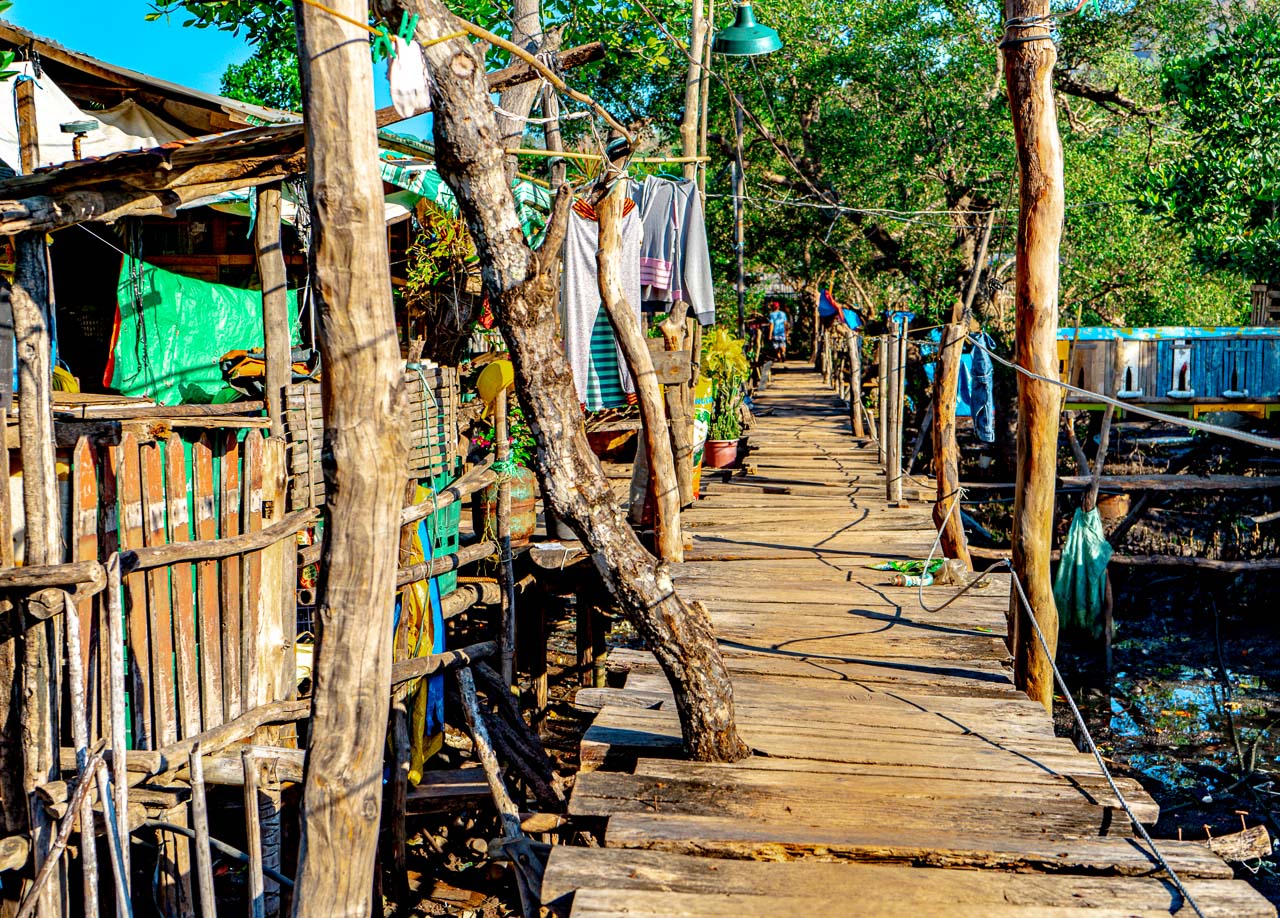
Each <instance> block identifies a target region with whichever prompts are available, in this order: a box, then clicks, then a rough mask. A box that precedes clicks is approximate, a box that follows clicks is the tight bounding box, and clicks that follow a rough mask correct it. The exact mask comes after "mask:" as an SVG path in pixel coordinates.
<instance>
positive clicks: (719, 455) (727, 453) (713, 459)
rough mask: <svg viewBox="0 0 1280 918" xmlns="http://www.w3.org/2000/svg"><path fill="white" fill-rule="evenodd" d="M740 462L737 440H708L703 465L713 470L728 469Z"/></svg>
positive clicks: (703, 453) (703, 455) (703, 454)
mask: <svg viewBox="0 0 1280 918" xmlns="http://www.w3.org/2000/svg"><path fill="white" fill-rule="evenodd" d="M737 461H738V441H737V440H708V441H707V445H706V446H705V447H704V448H703V451H702V464H703V465H704V466H706V467H707V468H711V469H727V468H729V467H730V466H732V465H733V464H734V463H735V462H737Z"/></svg>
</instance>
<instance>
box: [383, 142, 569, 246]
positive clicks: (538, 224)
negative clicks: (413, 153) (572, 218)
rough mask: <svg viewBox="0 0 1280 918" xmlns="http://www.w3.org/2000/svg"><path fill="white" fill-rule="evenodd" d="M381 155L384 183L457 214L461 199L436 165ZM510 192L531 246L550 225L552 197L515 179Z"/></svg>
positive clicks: (398, 155)
mask: <svg viewBox="0 0 1280 918" xmlns="http://www.w3.org/2000/svg"><path fill="white" fill-rule="evenodd" d="M378 155H379V158H380V159H381V161H382V162H381V165H382V180H383V181H384V182H387V183H389V184H391V185H395V186H396V187H397V188H403V189H404V190H405V191H409V192H412V193H413V194H416V195H417V196H418V197H420V198H426V199H427V200H428V201H431V202H432V203H433V204H435V205H436V206H437V207H439V208H441V209H442V210H445V211H447V212H449V213H451V214H455V215H456V214H457V213H458V199H457V198H456V197H454V194H453V190H452V189H451V188H450V187H449V186H448V185H446V184H445V181H444V179H443V178H441V177H440V173H439V172H438V171H437V170H436V167H435V164H434V163H427V162H423V161H422V160H420V159H411V158H410V157H408V156H405V155H403V154H401V153H395V152H392V151H391V150H379V151H378ZM511 191H512V193H513V194H514V195H515V199H516V213H517V215H518V216H519V217H520V226H521V228H522V229H523V230H524V236H525V238H526V239H528V240H530V241H531V242H532V241H534V240H536V239H537V237H538V236H540V235H541V233H542V228H543V226H544V225H545V224H546V222H547V216H546V215H547V212H548V211H550V209H551V193H550V192H548V191H547V190H546V189H545V188H542V187H539V186H538V185H535V184H534V183H533V182H529V181H525V180H524V179H516V180H515V181H514V182H513V183H512V185H511Z"/></svg>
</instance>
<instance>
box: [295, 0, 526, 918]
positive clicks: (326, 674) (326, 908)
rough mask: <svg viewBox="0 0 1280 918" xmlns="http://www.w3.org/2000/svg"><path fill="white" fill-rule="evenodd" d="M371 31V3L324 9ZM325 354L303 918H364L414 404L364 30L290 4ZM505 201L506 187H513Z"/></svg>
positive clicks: (299, 889)
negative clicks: (391, 264)
mask: <svg viewBox="0 0 1280 918" xmlns="http://www.w3.org/2000/svg"><path fill="white" fill-rule="evenodd" d="M329 4H330V5H331V6H333V7H334V8H335V9H337V10H338V11H339V12H340V13H342V14H343V15H344V16H345V17H347V18H348V19H351V20H355V21H358V22H363V21H364V20H365V17H366V16H367V15H368V12H369V7H368V4H367V3H365V2H364V0H329ZM295 19H296V21H297V23H298V52H299V53H298V63H299V70H300V75H301V78H302V97H303V112H304V115H305V122H306V138H307V185H308V192H309V197H310V202H311V219H312V227H313V232H314V235H315V246H314V252H313V264H314V277H313V282H312V289H313V303H314V308H315V309H316V312H317V316H318V318H319V320H320V322H319V332H320V334H319V338H320V342H319V343H320V350H321V354H322V356H323V360H324V368H325V371H324V378H323V380H322V382H321V386H322V390H321V392H322V395H323V399H324V416H325V448H326V451H327V452H328V453H329V454H330V455H331V456H332V462H331V463H330V464H329V466H328V467H327V468H326V470H325V477H326V485H327V493H328V495H329V497H328V507H327V510H328V514H327V520H326V523H327V525H326V527H325V541H324V555H323V562H322V564H323V569H324V571H325V577H324V580H322V581H321V584H320V596H319V603H318V606H319V608H318V610H317V611H318V615H317V618H318V621H319V623H320V627H319V633H318V635H317V637H318V643H317V647H316V658H315V670H314V675H315V678H314V684H315V695H314V697H313V700H312V718H311V740H310V746H309V750H308V754H307V765H306V780H305V782H304V789H303V800H302V816H301V826H302V827H301V834H300V845H299V852H298V875H297V884H296V886H295V888H294V915H295V916H300V918H301V916H326V918H327V916H334V918H339V916H365V915H367V914H369V911H370V894H371V890H372V889H373V872H374V870H373V865H374V857H375V854H376V851H377V843H378V824H379V820H380V816H381V810H382V762H383V755H382V750H383V744H384V740H385V732H384V728H385V725H386V723H387V713H388V709H389V707H390V693H389V692H388V691H387V686H388V685H389V684H390V680H391V629H390V628H389V627H387V624H386V623H387V622H388V621H389V618H390V614H391V609H392V605H393V603H394V602H395V591H396V569H397V562H398V559H397V557H396V555H397V553H398V552H397V540H396V538H395V533H396V532H398V530H399V528H400V507H401V494H402V489H403V487H404V469H405V440H404V432H403V431H404V426H405V425H404V422H403V418H404V417H405V414H406V408H407V405H406V394H405V391H404V386H403V376H404V367H403V364H402V361H401V358H400V348H399V345H398V344H397V342H396V333H395V314H394V311H393V309H392V303H391V279H390V275H389V271H388V258H387V234H386V228H385V226H384V223H383V198H382V180H381V176H380V174H379V167H378V149H377V135H376V131H375V119H374V107H373V76H372V73H371V71H370V69H369V43H368V41H367V40H366V39H367V37H368V36H367V33H365V32H364V30H363V29H360V28H358V27H356V26H354V25H351V24H350V23H348V22H344V21H343V20H342V19H339V18H338V17H336V16H333V15H331V14H330V13H328V12H324V11H321V10H318V9H316V8H315V7H312V6H310V5H307V4H302V3H298V4H295ZM508 193H509V192H508Z"/></svg>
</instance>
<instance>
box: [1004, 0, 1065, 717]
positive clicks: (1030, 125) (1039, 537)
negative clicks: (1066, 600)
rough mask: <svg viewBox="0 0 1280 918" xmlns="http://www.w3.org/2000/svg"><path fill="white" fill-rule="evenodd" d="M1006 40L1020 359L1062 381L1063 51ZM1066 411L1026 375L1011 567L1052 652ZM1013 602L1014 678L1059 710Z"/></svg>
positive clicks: (1024, 15) (1030, 36)
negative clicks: (1058, 89)
mask: <svg viewBox="0 0 1280 918" xmlns="http://www.w3.org/2000/svg"><path fill="white" fill-rule="evenodd" d="M1048 13H1049V0H1007V2H1006V3H1005V16H1006V18H1008V19H1011V20H1015V21H1026V20H1027V19H1028V18H1029V17H1032V18H1034V17H1044V16H1047V15H1048ZM1005 44H1006V47H1005V49H1004V61H1005V83H1006V86H1007V89H1008V93H1009V110H1010V114H1011V117H1012V120H1013V134H1014V140H1015V142H1016V145H1017V151H1018V167H1019V169H1018V172H1019V203H1020V213H1019V215H1018V244H1017V280H1016V284H1015V303H1016V308H1017V329H1016V333H1015V337H1016V341H1017V346H1016V353H1015V360H1016V361H1017V363H1018V365H1019V366H1021V367H1024V368H1025V369H1027V370H1030V371H1031V372H1033V373H1036V374H1039V375H1041V376H1044V377H1047V378H1049V379H1055V378H1056V376H1055V374H1056V372H1057V346H1056V342H1055V340H1054V339H1055V335H1056V333H1057V329H1058V246H1059V243H1060V241H1061V238H1062V218H1063V203H1064V202H1063V187H1062V143H1061V141H1060V139H1059V137H1058V121H1057V110H1056V109H1055V108H1054V101H1053V67H1054V63H1055V61H1056V60H1057V50H1056V49H1055V48H1054V45H1053V42H1052V41H1051V40H1050V38H1049V28H1048V27H1047V26H1045V25H1033V26H1022V27H1017V28H1011V29H1009V30H1008V32H1007V36H1006V39H1005ZM1060 408H1061V399H1060V397H1059V392H1058V390H1057V388H1056V387H1055V386H1053V385H1052V384H1051V383H1047V382H1040V381H1038V380H1034V379H1029V378H1027V377H1025V376H1023V375H1021V374H1019V376H1018V438H1017V441H1018V477H1017V485H1018V487H1017V491H1016V494H1015V497H1014V505H1013V529H1012V533H1011V541H1012V543H1013V569H1014V573H1015V574H1016V576H1017V577H1018V578H1019V579H1020V580H1021V581H1022V585H1023V588H1024V590H1025V591H1026V594H1027V599H1028V601H1029V602H1030V604H1031V608H1032V609H1033V610H1034V613H1035V617H1036V621H1037V622H1038V623H1039V625H1040V628H1041V630H1042V631H1043V632H1044V634H1045V637H1046V638H1047V641H1048V644H1049V652H1050V654H1052V653H1054V652H1055V651H1056V648H1057V640H1058V610H1057V607H1056V606H1055V605H1054V602H1053V581H1052V578H1051V577H1050V571H1049V560H1050V551H1051V548H1052V545H1051V540H1052V537H1053V500H1054V478H1055V476H1056V475H1057V467H1058V461H1057V460H1058V450H1057V443H1058V416H1059V410H1060ZM1011 601H1012V609H1011V611H1012V615H1011V620H1012V622H1013V656H1014V678H1015V681H1016V683H1017V685H1018V687H1019V688H1021V689H1023V690H1024V691H1026V693H1027V694H1028V695H1029V696H1030V697H1031V698H1034V699H1036V700H1037V701H1039V702H1041V703H1042V704H1043V705H1044V706H1045V707H1046V708H1049V709H1052V707H1053V671H1052V668H1051V666H1050V662H1051V661H1050V657H1049V656H1048V655H1046V654H1045V653H1044V650H1043V649H1042V648H1041V646H1040V642H1039V641H1038V640H1037V638H1036V635H1035V633H1034V631H1033V630H1032V628H1031V625H1030V623H1029V621H1028V620H1027V618H1026V611H1025V610H1024V609H1023V608H1022V607H1021V603H1020V600H1019V598H1018V594H1017V591H1016V590H1015V591H1014V594H1013V598H1012V600H1011Z"/></svg>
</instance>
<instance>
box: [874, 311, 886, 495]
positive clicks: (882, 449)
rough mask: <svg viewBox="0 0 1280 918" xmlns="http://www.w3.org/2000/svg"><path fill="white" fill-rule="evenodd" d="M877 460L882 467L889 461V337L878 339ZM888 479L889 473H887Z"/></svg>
mask: <svg viewBox="0 0 1280 918" xmlns="http://www.w3.org/2000/svg"><path fill="white" fill-rule="evenodd" d="M876 365H877V366H876V374H877V375H876V431H877V437H876V459H877V461H879V462H880V463H881V464H882V465H883V464H885V463H887V462H888V461H889V458H888V456H889V454H888V451H887V447H886V444H887V443H888V442H889V435H888V432H887V431H888V416H887V415H886V413H885V393H886V392H887V391H888V386H889V336H888V335H881V336H880V337H878V338H877V339H876ZM885 475H886V477H887V476H888V473H887V472H886V473H885Z"/></svg>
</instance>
